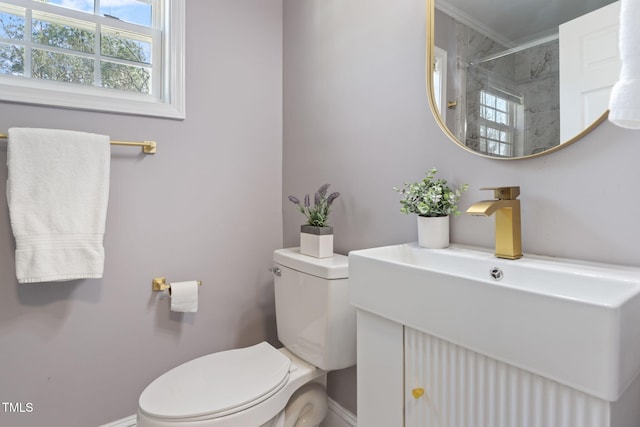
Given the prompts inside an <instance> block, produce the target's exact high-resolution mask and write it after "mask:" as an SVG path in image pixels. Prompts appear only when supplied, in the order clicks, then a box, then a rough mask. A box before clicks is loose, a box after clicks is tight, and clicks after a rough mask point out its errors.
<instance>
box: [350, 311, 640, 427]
mask: <svg viewBox="0 0 640 427" xmlns="http://www.w3.org/2000/svg"><path fill="white" fill-rule="evenodd" d="M357 322H358V351H357V355H358V365H357V369H358V425H362V426H367V427H388V426H394V427H395V426H398V427H401V426H405V427H514V426H518V427H525V426H527V427H638V425H640V424H638V420H640V408H639V407H638V406H639V405H638V402H640V381H638V380H636V381H634V383H633V384H632V385H631V386H630V387H629V389H628V390H627V392H626V393H624V394H623V396H622V397H621V398H620V399H619V400H618V401H616V402H608V401H606V400H602V399H599V398H596V397H593V396H590V395H588V394H586V393H583V392H580V391H578V390H575V389H573V388H571V387H568V386H566V385H562V384H560V383H558V382H556V381H552V380H549V379H546V378H544V377H542V376H539V375H535V374H533V373H531V372H528V371H526V370H523V369H520V368H518V367H515V366H512V365H509V364H506V363H503V362H500V361H498V360H495V359H492V358H489V357H486V356H483V355H481V354H478V353H476V352H473V351H471V350H468V349H465V348H462V347H460V346H457V345H455V344H452V343H450V342H448V341H445V340H442V339H439V338H437V337H434V336H432V335H430V334H428V333H425V332H422V331H420V330H417V329H414V328H411V327H408V326H406V325H403V324H402V323H399V322H398V321H394V320H391V319H387V318H384V317H381V316H378V315H376V314H373V313H370V312H368V311H366V310H362V309H358V310H357Z"/></svg>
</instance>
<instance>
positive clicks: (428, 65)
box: [425, 0, 609, 160]
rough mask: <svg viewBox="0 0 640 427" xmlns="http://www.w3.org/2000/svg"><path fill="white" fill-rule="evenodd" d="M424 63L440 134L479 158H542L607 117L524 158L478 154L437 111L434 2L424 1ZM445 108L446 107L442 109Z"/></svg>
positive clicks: (429, 95) (429, 97)
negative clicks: (460, 138) (564, 139)
mask: <svg viewBox="0 0 640 427" xmlns="http://www.w3.org/2000/svg"><path fill="white" fill-rule="evenodd" d="M426 24H427V25H426V27H427V28H426V61H425V80H426V91H427V98H428V100H429V107H430V108H431V113H432V114H433V116H434V118H435V120H436V123H437V124H438V126H439V127H440V129H441V130H442V132H443V133H444V134H445V135H446V136H447V137H449V139H450V140H451V141H453V142H454V143H455V144H456V145H457V146H459V147H460V148H462V149H463V150H465V151H468V152H470V153H473V154H475V155H476V156H480V157H485V158H488V159H494V160H522V159H531V158H534V157H540V156H544V155H547V154H550V153H555V152H556V151H558V150H561V149H563V148H565V147H567V146H569V145H571V144H573V143H574V142H576V141H578V140H580V139H582V138H583V137H584V136H585V135H587V134H588V133H590V132H591V131H592V130H594V129H595V128H597V127H598V126H599V125H600V124H601V123H602V122H603V121H605V120H606V119H607V117H608V115H609V110H607V111H605V112H604V113H603V114H602V115H601V116H600V117H598V118H597V119H596V120H595V121H594V122H593V123H592V124H591V125H589V126H588V127H587V128H585V129H584V130H583V131H582V132H580V133H579V134H577V135H576V136H574V137H573V138H571V139H569V140H567V141H565V142H561V143H560V144H558V145H556V146H555V147H552V148H549V149H547V150H545V151H542V152H539V153H535V154H529V155H526V156H519V157H498V156H491V155H488V154H484V153H479V152H477V151H475V150H473V149H471V148H469V147H468V146H467V145H466V144H464V143H463V142H462V141H460V140H459V139H458V138H457V137H456V136H455V135H454V134H453V132H452V131H451V130H450V129H449V128H448V127H447V125H446V124H445V123H444V121H443V120H442V116H441V115H440V112H439V111H438V107H437V103H436V101H435V94H434V91H433V67H434V60H435V57H434V50H435V49H434V46H435V43H434V41H435V30H434V24H435V0H426ZM444 108H446V106H445V107H444Z"/></svg>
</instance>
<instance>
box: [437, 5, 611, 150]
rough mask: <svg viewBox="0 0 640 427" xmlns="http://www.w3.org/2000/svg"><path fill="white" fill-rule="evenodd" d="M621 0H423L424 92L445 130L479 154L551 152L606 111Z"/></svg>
mask: <svg viewBox="0 0 640 427" xmlns="http://www.w3.org/2000/svg"><path fill="white" fill-rule="evenodd" d="M619 14H620V2H619V1H617V2H613V0H557V1H553V2H550V1H546V0H427V67H426V70H427V72H426V79H427V91H428V97H429V103H430V104H431V109H432V111H433V113H434V115H435V117H436V120H437V122H438V124H439V125H440V127H441V128H442V130H443V131H444V132H445V134H447V135H448V136H449V137H450V138H451V139H452V140H453V141H454V142H456V143H457V144H459V145H460V146H462V147H463V148H465V149H467V150H469V151H471V152H474V153H477V154H479V155H482V156H486V157H492V158H500V159H515V158H527V157H531V156H537V155H541V154H545V153H549V152H553V151H556V150H558V149H560V148H562V147H564V146H566V145H568V144H570V143H572V142H574V141H577V140H578V139H580V138H581V137H582V136H584V135H585V134H586V133H588V132H589V131H591V130H592V129H593V128H595V127H596V126H597V125H598V124H599V123H601V122H602V121H603V120H604V119H605V118H606V116H607V106H608V101H609V93H610V91H611V88H612V87H613V85H614V84H615V83H616V81H617V80H618V76H619V71H620V60H619V55H618V27H619Z"/></svg>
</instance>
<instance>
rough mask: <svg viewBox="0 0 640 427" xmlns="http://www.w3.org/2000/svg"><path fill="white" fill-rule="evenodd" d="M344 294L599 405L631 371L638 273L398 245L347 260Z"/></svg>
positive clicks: (635, 363)
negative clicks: (582, 394) (592, 398)
mask: <svg viewBox="0 0 640 427" xmlns="http://www.w3.org/2000/svg"><path fill="white" fill-rule="evenodd" d="M493 269H498V270H500V271H499V272H493V275H494V276H499V275H500V274H502V278H501V279H500V280H497V279H495V278H493V277H492V270H493ZM349 288H350V301H351V303H352V304H353V305H355V306H356V307H357V308H358V309H362V310H366V311H368V312H371V313H374V314H376V315H379V316H382V317H384V318H387V319H390V320H393V321H395V322H398V323H401V324H403V325H407V326H409V327H412V328H415V329H418V330H421V331H423V332H426V333H428V334H431V335H434V336H436V337H439V338H442V339H444V340H447V341H449V342H452V343H454V344H457V345H459V346H462V347H465V348H468V349H470V350H473V351H476V352H478V353H481V354H483V355H486V356H489V357H492V358H494V359H497V360H501V361H503V362H505V363H509V364H511V365H514V366H517V367H519V368H522V369H526V370H528V371H530V372H533V373H535V374H538V375H541V376H543V377H546V378H549V379H552V380H555V381H558V382H559V383H562V384H565V385H568V386H570V387H573V388H575V389H577V390H580V391H583V392H585V393H588V394H591V395H593V396H596V397H599V398H601V399H605V400H608V401H616V400H617V399H618V398H619V397H620V395H621V394H622V393H623V392H624V391H625V389H626V388H627V387H628V386H629V384H631V382H632V381H633V379H634V378H635V377H636V375H637V374H638V373H639V372H640V268H634V267H624V266H617V265H607V264H598V263H588V262H582V261H575V260H567V259H559V258H549V257H541V256H533V255H525V256H524V257H523V258H521V259H519V260H504V259H498V258H495V257H494V255H493V253H492V252H491V251H489V250H484V249H480V248H473V247H465V246H457V245H454V246H451V247H449V248H448V249H423V248H419V247H417V246H416V245H415V244H403V245H396V246H387V247H381V248H373V249H365V250H359V251H353V252H351V253H350V254H349Z"/></svg>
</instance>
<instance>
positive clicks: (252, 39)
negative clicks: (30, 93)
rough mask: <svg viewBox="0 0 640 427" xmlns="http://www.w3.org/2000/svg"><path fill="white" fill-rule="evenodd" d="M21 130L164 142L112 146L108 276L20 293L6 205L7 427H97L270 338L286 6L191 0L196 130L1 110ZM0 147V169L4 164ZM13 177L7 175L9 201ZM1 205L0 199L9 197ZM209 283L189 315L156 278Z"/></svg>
mask: <svg viewBox="0 0 640 427" xmlns="http://www.w3.org/2000/svg"><path fill="white" fill-rule="evenodd" d="M11 126H33V127H53V128H66V129H75V130H82V131H89V132H99V133H105V134H109V135H111V136H112V138H114V139H124V140H134V141H135V140H145V139H155V140H157V142H158V154H156V155H155V156H144V155H141V154H139V151H138V149H135V148H126V147H113V148H112V163H111V168H112V170H111V189H110V201H109V210H108V217H107V232H106V237H105V249H106V265H105V273H104V278H103V279H101V280H78V281H74V282H67V283H45V284H22V285H18V284H17V282H16V279H15V270H14V265H13V262H14V254H13V251H14V249H15V243H14V240H13V236H12V233H11V228H10V225H9V218H8V210H7V207H6V202H5V201H2V202H1V203H2V205H3V206H4V207H2V208H0V236H2V245H0V287H1V288H2V294H1V296H0V402H32V403H33V408H34V411H33V412H32V413H31V414H22V415H14V416H10V415H7V414H5V413H4V411H3V409H2V407H0V425H4V426H9V425H10V426H16V427H20V426H28V427H39V426H47V427H58V426H60V427H62V426H97V425H101V424H103V423H106V422H108V421H113V420H115V419H118V418H121V417H124V416H128V415H131V414H133V413H135V410H136V404H137V398H138V395H139V394H140V392H141V391H142V389H143V388H144V387H145V386H146V385H147V384H148V383H149V382H150V381H151V380H152V379H153V378H155V377H157V376H158V375H159V374H161V373H163V372H165V371H166V370H168V369H169V368H171V367H173V366H175V365H177V364H180V363H182V362H185V361H187V360H189V359H192V358H194V357H196V356H200V355H203V354H207V353H210V352H214V351H219V350H225V349H230V348H234V347H239V346H246V345H250V344H254V343H257V342H259V341H261V340H265V339H268V340H269V341H271V342H272V343H274V344H275V343H276V340H275V321H274V302H273V290H272V287H273V280H272V277H271V274H270V273H269V272H268V268H269V267H270V266H271V256H272V251H273V250H274V249H276V248H280V247H282V204H281V199H282V1H281V0H243V1H237V0H216V1H210V0H189V1H188V2H187V119H186V120H184V121H175V120H162V119H151V118H141V117H132V116H121V115H113V114H101V113H91V112H81V111H72V110H60V109H50V108H43V107H34V106H24V105H16V104H7V103H0V133H6V130H7V128H9V127H11ZM6 147H7V145H6V142H4V141H2V142H0V164H4V163H6V155H7V153H6ZM5 180H6V168H4V167H2V168H0V194H2V195H4V194H5ZM2 200H4V196H3V198H2ZM154 276H166V277H167V278H168V279H169V280H174V281H179V280H190V279H199V280H203V281H204V285H203V286H202V288H201V290H200V307H199V311H198V313H195V314H184V315H182V314H176V313H171V312H169V310H168V300H167V295H166V292H165V293H163V295H158V294H155V293H152V292H151V279H152V278H153V277H154Z"/></svg>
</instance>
